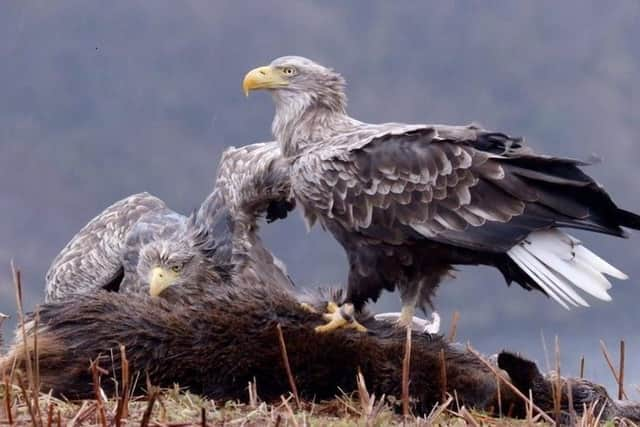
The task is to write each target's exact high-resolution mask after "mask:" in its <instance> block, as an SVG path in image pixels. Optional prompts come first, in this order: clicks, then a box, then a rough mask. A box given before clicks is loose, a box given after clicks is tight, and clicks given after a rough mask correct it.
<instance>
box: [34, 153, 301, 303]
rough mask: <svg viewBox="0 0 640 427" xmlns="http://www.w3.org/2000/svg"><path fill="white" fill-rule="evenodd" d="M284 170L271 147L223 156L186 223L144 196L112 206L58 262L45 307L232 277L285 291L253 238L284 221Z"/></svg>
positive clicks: (276, 266) (274, 265)
mask: <svg viewBox="0 0 640 427" xmlns="http://www.w3.org/2000/svg"><path fill="white" fill-rule="evenodd" d="M287 172H288V171H287V168H286V167H285V166H284V161H283V159H282V156H281V155H280V149H279V147H278V144H276V143H275V142H270V143H258V144H252V145H248V146H245V147H240V148H234V147H231V148H229V149H227V150H226V151H225V152H224V153H223V155H222V159H221V160H220V163H219V166H218V175H217V179H216V185H215V187H214V189H213V191H212V193H211V194H210V195H209V196H208V197H207V198H206V200H205V201H204V202H203V203H202V205H201V206H200V207H199V209H197V210H196V211H195V212H194V213H193V214H192V215H190V216H188V217H187V216H184V215H181V214H178V213H176V212H174V211H173V210H171V209H169V208H168V207H167V206H166V205H165V203H164V202H163V201H162V200H160V199H158V198H157V197H154V196H152V195H150V194H148V193H140V194H135V195H132V196H129V197H127V198H125V199H123V200H121V201H119V202H116V203H115V204H113V205H111V206H109V207H108V208H107V209H105V210H104V211H103V212H102V213H100V214H99V215H98V216H97V217H95V218H94V219H92V220H91V221H90V222H89V223H88V224H87V225H86V226H85V227H83V228H82V229H81V230H80V231H79V232H78V233H77V234H76V235H75V236H74V237H73V239H72V240H71V241H70V242H69V243H68V244H67V245H66V246H65V247H64V249H62V251H61V252H60V253H59V254H58V255H57V256H56V258H55V259H54V261H53V263H52V264H51V267H50V268H49V271H48V272H47V275H46V290H45V300H46V301H47V302H51V301H58V300H62V299H67V298H69V297H70V296H72V295H74V294H77V293H87V292H91V291H93V290H96V289H107V290H112V291H120V292H150V293H151V295H154V296H155V295H159V294H160V293H162V292H163V291H165V289H167V288H168V287H169V286H173V285H179V284H181V283H231V282H230V279H231V278H232V276H236V275H243V276H245V279H254V280H262V281H264V282H265V283H269V284H271V285H274V286H275V285H277V284H281V285H286V286H288V285H289V284H290V281H289V278H288V276H287V275H286V272H285V271H284V268H283V265H282V264H281V263H279V262H278V260H277V259H275V258H274V257H273V256H272V254H271V253H270V252H269V250H267V249H266V248H265V247H264V246H263V245H262V242H261V241H260V238H259V236H258V235H257V230H258V226H257V221H258V219H259V217H260V216H261V215H263V214H266V216H267V220H274V219H278V218H281V217H283V216H286V214H287V212H288V210H290V209H291V208H292V205H291V204H290V202H289V194H290V190H289V181H288V175H287Z"/></svg>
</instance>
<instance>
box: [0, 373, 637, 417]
mask: <svg viewBox="0 0 640 427" xmlns="http://www.w3.org/2000/svg"><path fill="white" fill-rule="evenodd" d="M363 388H364V389H363ZM0 393H1V397H2V401H3V402H5V403H6V402H7V401H9V402H10V407H11V411H10V414H11V415H10V416H8V413H7V412H6V408H3V409H2V410H0V425H15V426H22V425H39V426H47V427H49V426H59V425H60V426H62V425H70V426H74V425H77V426H79V425H83V426H111V425H116V426H121V425H122V426H126V425H141V426H176V427H177V426H190V425H201V426H205V425H206V426H220V425H227V426H233V425H238V426H266V425H268V426H295V427H302V426H336V427H337V426H367V427H368V426H383V425H394V424H397V425H405V426H430V425H442V426H464V425H472V426H480V425H482V426H505V425H521V426H525V425H527V426H531V425H536V426H547V425H553V423H550V422H546V421H543V420H542V418H541V417H540V416H535V417H534V416H530V417H529V418H528V419H524V420H515V419H510V418H494V417H491V416H488V415H486V414H484V413H482V412H478V411H474V410H469V409H467V408H465V407H457V405H456V403H455V398H454V397H452V396H448V398H447V401H446V402H445V403H443V404H440V405H437V406H435V407H434V408H433V410H432V411H431V412H430V413H429V414H428V415H425V416H420V417H419V416H414V415H409V416H403V415H400V412H399V410H398V409H399V408H398V405H399V404H400V403H399V402H393V401H392V400H388V399H376V398H375V396H371V395H369V394H368V392H366V386H364V383H361V388H360V390H359V392H357V393H354V394H353V395H342V396H339V397H336V398H335V399H334V400H331V401H327V402H301V407H300V409H294V407H295V404H294V400H293V396H292V395H290V396H287V397H285V396H282V399H281V401H280V402H278V403H275V404H267V403H264V402H260V401H259V399H255V396H254V400H253V401H252V402H251V403H248V404H242V403H238V402H216V401H213V400H208V399H203V398H202V397H200V396H197V395H194V394H191V393H189V392H188V391H185V390H180V389H179V388H178V387H177V386H176V387H175V388H172V389H168V390H150V392H149V395H148V396H147V397H145V398H138V399H132V400H130V401H129V402H128V403H127V406H128V407H127V412H126V414H127V416H126V417H121V418H118V413H119V410H118V407H119V401H118V399H108V400H107V399H104V398H103V397H99V398H96V399H93V400H85V401H82V402H68V401H65V400H61V399H57V398H54V397H52V396H50V395H43V394H41V395H40V396H39V397H38V399H37V401H38V405H37V406H38V409H39V413H40V417H37V416H36V417H35V418H34V414H35V412H36V409H35V407H30V405H28V403H27V402H28V401H29V398H30V396H29V395H27V396H26V398H25V395H24V393H23V390H21V389H20V387H19V386H14V387H12V388H11V389H10V390H9V393H7V388H6V386H2V390H1V392H0ZM3 406H4V405H3ZM576 425H580V426H595V425H601V422H600V417H599V414H597V413H595V411H592V410H591V411H590V410H587V411H586V413H585V414H584V415H583V416H581V417H578V418H577V419H576ZM605 425H614V424H613V423H610V424H609V423H606V424H605ZM616 425H620V424H616ZM624 425H634V424H632V423H629V422H628V421H627V422H626V424H624Z"/></svg>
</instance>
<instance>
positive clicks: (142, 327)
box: [0, 287, 496, 411]
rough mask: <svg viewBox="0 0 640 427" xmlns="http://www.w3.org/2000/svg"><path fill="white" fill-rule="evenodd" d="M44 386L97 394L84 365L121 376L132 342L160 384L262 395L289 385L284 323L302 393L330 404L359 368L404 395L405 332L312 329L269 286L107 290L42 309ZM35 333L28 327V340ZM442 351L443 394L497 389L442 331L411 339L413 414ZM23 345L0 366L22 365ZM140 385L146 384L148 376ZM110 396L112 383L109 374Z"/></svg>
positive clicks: (466, 395) (435, 388)
mask: <svg viewBox="0 0 640 427" xmlns="http://www.w3.org/2000/svg"><path fill="white" fill-rule="evenodd" d="M39 315H40V325H41V326H40V331H39V332H38V341H39V349H40V350H39V352H40V380H41V384H42V391H45V392H47V391H49V390H53V392H54V393H55V394H57V395H64V396H66V397H69V398H83V397H90V396H93V393H94V390H93V386H92V379H91V373H90V371H89V361H90V360H92V359H96V358H100V364H101V366H102V367H103V368H105V369H107V370H108V371H109V372H115V375H116V377H119V375H120V373H119V370H120V355H119V346H120V345H121V344H122V345H125V347H126V353H127V358H128V360H129V363H130V369H131V371H132V372H135V371H138V372H141V373H142V375H143V376H142V378H144V376H145V375H146V374H147V373H148V375H149V379H150V381H151V382H152V383H153V384H155V385H160V386H171V385H172V384H174V383H178V384H180V385H181V386H182V387H187V388H189V389H190V390H191V391H193V392H195V393H199V394H203V395H206V396H208V397H211V398H214V399H225V400H227V399H245V398H246V396H247V392H246V387H247V383H248V382H249V381H252V380H253V379H254V378H255V379H256V381H257V384H258V392H259V394H260V396H261V397H262V398H263V399H265V400H267V401H268V400H275V399H278V398H279V396H280V395H281V394H286V393H287V392H288V391H289V389H290V388H289V383H288V380H287V376H286V373H285V370H284V365H283V361H282V357H281V354H280V348H279V345H278V336H277V332H276V331H277V330H276V325H277V324H280V325H281V327H282V330H283V334H284V339H285V342H286V346H287V351H288V355H289V361H290V364H291V369H292V371H293V375H294V376H295V379H296V383H297V387H298V390H299V392H300V395H301V397H303V398H306V399H314V398H315V399H325V398H331V397H333V396H335V395H336V394H339V390H343V391H345V392H350V391H353V390H356V374H357V372H358V370H361V371H362V373H363V375H364V376H365V378H366V381H367V384H368V386H369V388H370V391H371V392H372V393H375V394H376V395H377V396H380V395H382V394H386V395H387V396H396V397H397V398H400V394H401V377H402V375H401V370H402V357H403V354H404V341H405V333H404V331H402V330H399V329H398V328H395V327H393V326H392V325H390V324H387V323H384V322H376V321H374V320H371V319H364V320H363V322H364V323H365V325H366V326H367V327H368V328H369V332H368V333H366V334H363V333H359V332H355V331H351V330H340V331H337V332H335V333H330V334H317V333H315V332H314V327H315V326H317V325H318V324H321V323H322V319H321V317H320V315H317V314H313V313H308V312H307V311H305V310H304V309H302V308H300V305H299V303H298V301H297V300H296V299H295V298H294V297H293V296H291V295H290V294H289V293H286V292H280V291H278V290H273V289H272V290H267V289H264V288H260V287H258V288H236V289H227V290H225V291H220V292H219V293H217V294H214V293H213V292H203V293H202V296H201V298H200V301H199V302H198V304H197V306H192V305H188V304H183V303H181V302H179V301H177V302H176V301H174V302H168V301H166V300H161V299H151V298H148V297H146V296H143V295H122V294H117V293H106V292H100V293H97V294H95V295H84V296H77V298H75V300H74V301H70V302H62V303H55V304H45V305H43V306H41V307H40V310H39ZM32 333H33V331H30V332H28V335H31V334H32ZM441 350H442V351H444V354H445V360H446V370H447V391H448V392H450V393H453V392H454V390H455V391H456V393H457V396H458V399H459V401H460V402H461V404H465V405H467V406H469V407H480V408H483V407H486V406H488V404H489V403H490V401H491V400H492V399H493V397H494V396H495V394H496V382H495V379H494V377H493V375H492V374H491V372H490V371H489V370H488V369H487V368H486V367H484V366H483V365H482V364H481V363H480V362H479V361H478V360H477V359H476V358H475V357H474V356H473V355H471V354H470V353H468V352H466V351H464V350H462V349H458V348H456V347H453V346H450V345H448V344H447V343H446V342H445V341H444V340H443V339H442V338H441V337H437V336H434V337H429V336H427V335H422V334H416V335H415V336H414V338H413V343H412V363H411V373H410V381H411V382H410V391H411V396H412V397H413V398H415V402H414V403H415V405H416V409H417V410H419V411H423V410H428V409H429V408H430V407H431V405H433V404H435V403H436V402H438V401H439V399H440V397H441V395H442V390H441V383H440V381H441V374H440V372H441V371H440V352H441ZM23 355H24V348H23V347H22V345H21V342H20V341H18V342H17V343H16V344H15V345H14V346H13V347H12V348H11V350H10V353H9V354H8V355H7V357H6V358H5V359H4V361H3V362H2V364H1V365H0V371H2V370H3V369H5V370H6V369H8V368H9V367H10V366H11V365H13V358H17V361H18V367H20V366H21V365H22V363H23ZM141 383H144V381H141ZM102 386H103V388H104V389H105V390H106V391H107V393H112V392H113V382H112V381H106V380H104V379H103V381H102Z"/></svg>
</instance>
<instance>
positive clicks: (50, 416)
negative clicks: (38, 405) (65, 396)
mask: <svg viewBox="0 0 640 427" xmlns="http://www.w3.org/2000/svg"><path fill="white" fill-rule="evenodd" d="M52 425H53V403H49V406H48V407H47V427H51V426H52Z"/></svg>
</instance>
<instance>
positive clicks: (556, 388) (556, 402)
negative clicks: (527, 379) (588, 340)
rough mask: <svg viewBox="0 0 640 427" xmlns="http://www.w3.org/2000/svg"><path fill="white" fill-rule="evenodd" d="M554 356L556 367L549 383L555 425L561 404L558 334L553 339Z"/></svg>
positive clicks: (558, 418)
mask: <svg viewBox="0 0 640 427" xmlns="http://www.w3.org/2000/svg"><path fill="white" fill-rule="evenodd" d="M555 356H556V360H555V362H556V367H555V373H556V377H555V381H553V382H552V383H551V386H552V388H553V413H554V416H555V419H556V425H560V409H561V404H562V383H561V377H560V341H559V340H558V336H557V335H556V341H555Z"/></svg>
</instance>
